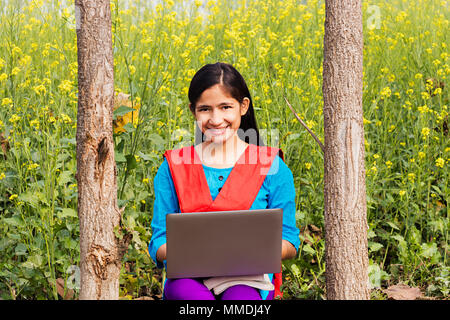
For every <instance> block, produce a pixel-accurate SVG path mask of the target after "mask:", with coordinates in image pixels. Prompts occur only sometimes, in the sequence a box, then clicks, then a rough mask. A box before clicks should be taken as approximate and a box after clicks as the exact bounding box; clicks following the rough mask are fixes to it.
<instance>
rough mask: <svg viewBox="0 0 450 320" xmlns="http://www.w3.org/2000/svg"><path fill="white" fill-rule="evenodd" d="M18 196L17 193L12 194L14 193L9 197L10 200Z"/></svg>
mask: <svg viewBox="0 0 450 320" xmlns="http://www.w3.org/2000/svg"><path fill="white" fill-rule="evenodd" d="M17 197H18V195H17V194H12V195H11V196H10V197H9V200H10V201H13V200H14V199H17Z"/></svg>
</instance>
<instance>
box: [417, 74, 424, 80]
mask: <svg viewBox="0 0 450 320" xmlns="http://www.w3.org/2000/svg"><path fill="white" fill-rule="evenodd" d="M422 77H423V75H422V74H421V73H416V75H415V78H416V79H422Z"/></svg>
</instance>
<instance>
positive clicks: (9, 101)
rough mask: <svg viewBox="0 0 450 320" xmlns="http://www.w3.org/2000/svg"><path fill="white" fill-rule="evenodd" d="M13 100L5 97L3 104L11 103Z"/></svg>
mask: <svg viewBox="0 0 450 320" xmlns="http://www.w3.org/2000/svg"><path fill="white" fill-rule="evenodd" d="M12 103H13V101H12V100H11V99H10V98H3V99H2V106H6V105H10V104H12Z"/></svg>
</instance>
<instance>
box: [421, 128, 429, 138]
mask: <svg viewBox="0 0 450 320" xmlns="http://www.w3.org/2000/svg"><path fill="white" fill-rule="evenodd" d="M429 134H430V129H429V128H427V127H425V128H422V136H423V138H424V139H426V137H428V135H429Z"/></svg>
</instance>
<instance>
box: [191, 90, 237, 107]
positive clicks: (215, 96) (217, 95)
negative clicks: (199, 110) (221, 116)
mask: <svg viewBox="0 0 450 320" xmlns="http://www.w3.org/2000/svg"><path fill="white" fill-rule="evenodd" d="M236 101H237V100H236V99H235V98H233V97H232V96H231V95H230V94H229V93H228V92H227V91H226V90H225V89H224V88H223V87H222V86H219V85H215V86H212V87H211V88H208V89H206V90H205V91H203V93H202V94H201V95H200V98H199V100H198V101H197V105H200V104H203V103H207V102H216V103H222V102H229V103H235V102H236Z"/></svg>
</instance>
